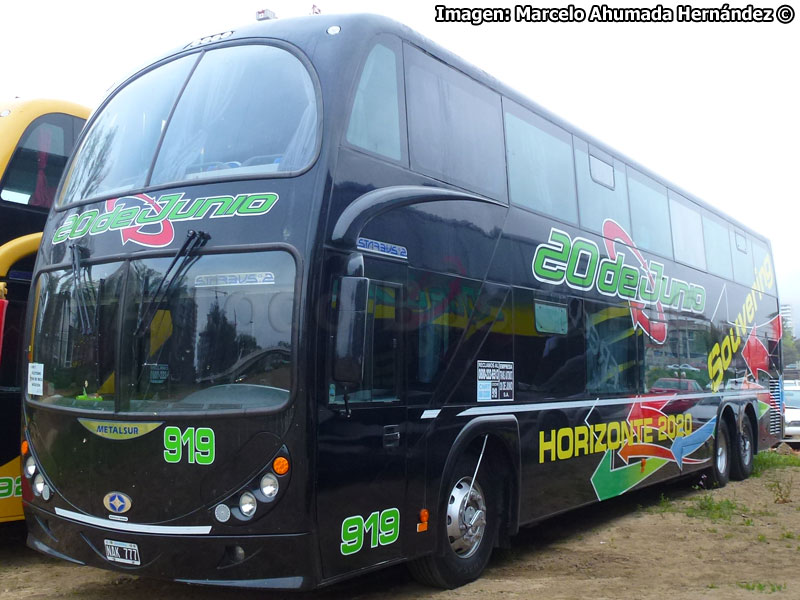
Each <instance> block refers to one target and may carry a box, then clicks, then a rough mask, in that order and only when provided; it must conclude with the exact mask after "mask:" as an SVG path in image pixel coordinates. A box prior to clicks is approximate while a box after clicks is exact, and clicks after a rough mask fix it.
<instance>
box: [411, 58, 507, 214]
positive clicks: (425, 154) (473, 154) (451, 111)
mask: <svg viewBox="0 0 800 600" xmlns="http://www.w3.org/2000/svg"><path fill="white" fill-rule="evenodd" d="M405 50H406V52H405V57H406V97H407V100H406V101H407V104H408V130H409V150H410V153H411V168H412V169H413V170H415V171H418V172H420V173H423V174H425V175H430V176H431V177H434V178H436V179H440V180H442V181H446V182H448V183H452V184H454V185H457V186H460V187H463V188H465V189H468V190H472V191H475V192H477V193H479V194H484V195H486V196H490V197H492V198H498V199H503V200H504V199H505V198H506V169H505V147H504V142H503V119H502V111H501V106H500V96H499V95H498V94H497V93H495V92H493V91H492V90H490V89H489V88H487V87H485V86H483V85H481V84H479V83H478V82H476V81H475V80H473V79H470V78H469V77H467V76H466V75H464V74H463V73H461V72H459V71H457V70H455V69H453V68H451V67H448V66H447V65H445V64H444V63H442V62H440V61H438V60H436V59H435V58H432V57H430V56H428V55H427V54H424V53H422V52H420V51H419V50H417V49H416V48H413V47H411V46H409V45H406V46H405Z"/></svg>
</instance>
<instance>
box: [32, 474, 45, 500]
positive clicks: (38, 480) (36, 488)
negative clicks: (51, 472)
mask: <svg viewBox="0 0 800 600" xmlns="http://www.w3.org/2000/svg"><path fill="white" fill-rule="evenodd" d="M42 490H44V477H43V476H42V474H41V473H39V474H38V475H37V476H36V477H34V478H33V493H34V494H36V495H37V496H41V495H42Z"/></svg>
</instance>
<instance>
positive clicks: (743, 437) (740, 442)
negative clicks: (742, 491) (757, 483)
mask: <svg viewBox="0 0 800 600" xmlns="http://www.w3.org/2000/svg"><path fill="white" fill-rule="evenodd" d="M732 455H733V456H732V459H733V460H732V461H731V479H736V480H738V481H742V480H744V479H747V478H748V477H750V474H751V473H752V472H753V456H754V455H755V441H754V436H753V424H752V423H751V422H750V417H748V416H747V415H745V417H744V420H743V421H742V426H741V428H740V429H739V432H738V435H736V442H735V443H734V444H733V452H732Z"/></svg>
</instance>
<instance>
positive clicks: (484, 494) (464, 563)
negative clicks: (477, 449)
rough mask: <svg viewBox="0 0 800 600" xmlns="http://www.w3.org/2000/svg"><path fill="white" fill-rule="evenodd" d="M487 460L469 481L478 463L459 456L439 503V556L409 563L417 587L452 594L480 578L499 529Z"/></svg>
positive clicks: (493, 483)
mask: <svg viewBox="0 0 800 600" xmlns="http://www.w3.org/2000/svg"><path fill="white" fill-rule="evenodd" d="M487 459H488V457H484V460H483V461H482V464H481V466H480V469H479V470H478V476H477V477H476V478H475V480H474V481H473V474H474V472H475V466H476V465H477V463H478V457H477V456H474V455H471V454H469V455H465V456H463V457H462V458H461V459H460V460H459V461H458V464H457V465H456V468H455V469H454V471H453V476H452V477H451V478H450V481H449V484H448V485H447V486H445V490H446V492H445V495H446V497H445V498H442V501H441V503H440V512H439V518H440V519H442V520H443V521H444V523H441V522H440V523H439V526H438V527H436V528H435V530H434V531H435V532H436V533H437V535H439V536H442V539H440V540H439V541H440V543H441V547H440V548H439V551H438V552H436V553H434V554H432V555H429V556H424V557H422V558H419V559H417V560H414V561H412V562H410V563H409V570H410V571H411V574H412V575H413V576H414V578H415V579H417V580H418V581H419V582H420V583H424V584H426V585H432V586H435V587H440V588H445V589H452V588H456V587H459V586H462V585H464V584H466V583H469V582H470V581H474V580H476V579H477V578H478V577H480V575H481V573H483V570H484V569H485V568H486V565H487V563H488V562H489V557H490V556H491V554H492V548H493V546H494V542H495V539H496V537H497V529H498V525H499V510H498V502H497V498H498V497H499V493H498V490H497V488H496V485H497V484H496V482H495V481H494V480H493V478H492V474H491V467H490V465H489V460H487Z"/></svg>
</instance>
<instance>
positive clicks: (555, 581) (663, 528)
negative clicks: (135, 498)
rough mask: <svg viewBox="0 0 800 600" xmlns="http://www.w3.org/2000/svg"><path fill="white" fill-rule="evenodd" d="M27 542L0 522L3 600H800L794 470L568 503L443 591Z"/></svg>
mask: <svg viewBox="0 0 800 600" xmlns="http://www.w3.org/2000/svg"><path fill="white" fill-rule="evenodd" d="M787 452H790V451H788V450H787ZM24 540H25V530H24V524H21V523H12V524H6V525H0V600H5V599H11V598H14V599H28V598H31V599H32V598H47V599H51V598H85V599H87V600H108V599H109V598H113V599H114V600H127V599H131V600H132V599H134V598H135V599H137V600H139V599H141V598H149V599H158V598H174V599H179V600H183V599H186V600H188V599H190V598H191V599H192V600H205V599H219V600H223V599H233V598H236V599H237V600H250V599H255V598H259V599H262V600H263V599H265V598H275V599H283V598H287V599H288V598H292V599H295V600H297V599H310V598H319V599H340V598H341V599H344V598H358V599H363V600H372V599H374V600H378V599H379V598H380V599H385V598H387V597H389V598H396V599H409V598H436V599H437V600H447V599H449V598H467V599H473V598H475V599H477V598H482V599H485V598H487V597H496V598H504V599H509V600H510V599H514V598H530V597H532V596H534V595H538V596H541V597H546V598H547V599H548V600H556V599H561V598H564V599H567V598H570V599H571V598H589V597H590V598H592V599H593V600H602V599H614V600H618V599H632V600H633V599H636V600H641V599H654V600H655V599H659V600H662V599H663V598H670V599H673V598H676V599H680V598H687V599H688V598H691V599H692V600H695V599H697V598H713V599H723V600H727V599H734V598H753V597H754V595H758V594H760V593H778V594H780V596H778V597H785V598H800V569H798V568H797V565H798V563H800V467H789V468H782V469H770V470H767V471H765V472H764V473H763V474H762V475H761V476H760V477H752V478H750V479H749V480H747V481H744V482H732V483H730V484H729V485H728V486H726V487H725V488H722V489H718V490H710V491H709V490H699V489H692V487H691V486H690V485H689V484H687V483H686V482H683V483H677V484H673V485H669V486H657V487H655V488H650V489H647V490H643V491H641V492H637V493H634V494H630V495H628V496H625V497H622V498H618V499H615V500H612V501H608V502H604V503H601V504H597V505H594V506H591V507H588V508H584V509H580V510H577V511H572V512H570V513H568V514H566V515H562V516H560V517H556V518H553V519H550V520H548V521H546V522H545V523H542V524H540V525H538V526H536V527H532V528H529V529H525V530H523V531H522V532H521V533H520V534H519V535H518V536H516V537H515V538H514V540H513V547H512V548H511V549H510V550H499V551H496V552H495V555H494V557H493V558H492V561H491V564H490V565H489V568H488V569H487V571H486V572H485V573H484V576H483V577H482V578H481V579H479V580H478V581H476V582H474V583H472V584H470V585H467V586H464V587H462V588H459V589H457V590H450V591H441V590H433V589H430V588H426V587H423V586H421V585H419V584H417V583H415V582H414V581H413V580H412V579H411V577H410V575H408V573H407V571H406V570H405V568H404V567H402V566H400V567H392V568H389V569H386V570H383V571H380V572H377V573H372V574H370V575H366V576H363V577H360V578H357V579H354V580H351V581H348V582H346V583H342V584H338V585H335V586H332V587H329V588H325V589H323V590H319V591H317V592H312V593H302V594H297V593H291V594H287V593H271V592H266V593H265V592H249V591H241V590H229V589H212V588H198V587H190V586H187V585H183V584H177V583H172V582H165V581H157V580H152V579H145V578H138V577H132V576H129V575H121V574H119V573H113V572H110V571H103V570H99V569H94V568H91V567H78V566H74V565H71V564H68V563H65V562H61V561H58V560H54V559H51V558H48V557H45V556H42V555H40V554H38V553H36V552H34V551H33V550H30V549H28V548H27V547H25V543H24Z"/></svg>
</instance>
